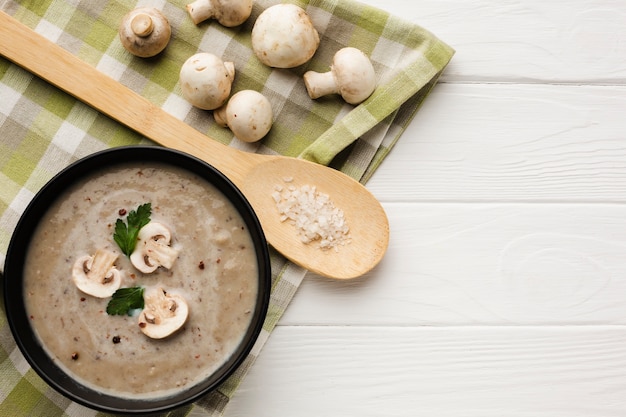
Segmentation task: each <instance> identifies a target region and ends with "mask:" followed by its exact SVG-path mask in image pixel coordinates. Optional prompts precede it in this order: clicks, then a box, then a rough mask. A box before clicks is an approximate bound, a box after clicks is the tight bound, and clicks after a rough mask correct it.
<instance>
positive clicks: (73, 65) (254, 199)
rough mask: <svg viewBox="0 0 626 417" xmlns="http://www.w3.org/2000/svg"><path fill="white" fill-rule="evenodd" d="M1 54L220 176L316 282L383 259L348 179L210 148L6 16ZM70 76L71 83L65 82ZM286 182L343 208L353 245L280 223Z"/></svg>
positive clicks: (383, 224) (0, 23) (373, 206)
mask: <svg viewBox="0 0 626 417" xmlns="http://www.w3.org/2000/svg"><path fill="white" fill-rule="evenodd" d="M0 37H1V38H2V39H11V42H0V54H1V55H3V56H4V57H6V58H7V59H9V60H10V61H12V62H14V63H15V64H17V65H19V66H21V67H23V68H25V69H26V70H28V71H30V72H32V73H33V74H35V75H37V76H38V77H40V78H42V79H44V80H46V81H48V82H49V83H51V84H53V85H55V86H56V87H58V88H60V89H61V90H64V91H65V92H67V93H69V94H71V95H72V96H74V97H76V98H77V99H79V100H81V101H83V102H84V103H86V104H88V105H90V106H92V107H93V108H95V109H96V110H99V111H100V112H102V113H103V114H106V115H107V116H109V117H111V118H112V119H114V120H117V121H118V122H120V123H122V124H124V125H126V126H127V127H129V128H131V129H133V130H135V131H136V132H138V133H140V134H142V135H144V136H145V137H147V138H149V139H152V140H153V141H155V142H157V143H159V144H161V145H163V146H166V147H169V148H172V149H177V150H180V151H183V152H186V153H189V154H191V155H194V156H196V157H198V158H200V159H202V160H204V161H206V162H207V163H209V164H211V165H212V166H213V167H215V168H216V169H218V170H219V171H221V172H222V173H223V174H224V175H225V176H226V177H228V178H229V179H230V180H231V181H232V182H233V183H234V184H235V185H236V186H237V187H239V188H240V190H241V191H242V192H243V194H244V195H245V196H246V198H247V199H248V201H249V202H250V204H251V205H252V207H253V208H254V210H255V212H256V214H257V216H258V217H259V220H260V222H261V225H262V227H263V230H264V232H265V235H266V237H267V240H268V242H269V243H270V244H271V245H272V246H273V247H274V248H276V249H277V250H278V251H279V252H280V253H282V254H283V255H284V256H285V257H286V258H287V259H289V260H291V261H292V262H294V263H295V264H297V265H300V266H302V267H304V268H306V269H308V270H309V271H312V272H314V273H317V274H319V275H322V276H325V277H329V278H338V279H347V278H355V277H359V276H361V275H363V274H365V273H367V272H368V271H370V270H371V269H372V268H374V267H375V266H376V265H377V264H378V263H379V262H380V260H381V259H382V257H383V256H384V254H385V251H386V249H387V246H388V242H389V223H388V220H387V216H386V214H385V211H384V210H383V208H382V206H381V205H380V203H379V202H378V201H377V200H376V198H375V197H374V196H373V195H372V194H371V193H370V192H369V191H368V190H367V189H366V188H365V187H364V186H363V185H362V184H360V183H359V182H358V181H355V180H354V179H352V178H350V177H348V176H347V175H345V174H343V173H341V172H339V171H337V170H334V169H331V168H328V167H325V166H322V165H319V164H315V163H312V162H308V161H304V160H301V159H296V158H290V157H285V156H277V155H260V154H254V153H249V152H243V151H240V150H236V149H234V148H231V147H228V146H225V145H223V144H221V143H219V142H217V141H214V140H211V139H210V138H208V137H207V136H206V135H204V134H202V133H201V132H199V131H197V130H196V129H194V128H192V127H191V126H189V125H188V124H186V123H184V122H183V121H181V120H179V119H177V118H175V117H174V116H172V115H171V114H169V113H167V112H165V111H164V110H162V109H161V108H160V107H157V106H155V105H154V104H152V103H151V102H149V101H148V100H146V99H145V98H143V97H142V96H140V95H138V94H137V93H135V92H134V91H132V90H131V89H129V88H127V87H125V86H123V85H122V84H120V83H119V82H117V81H115V80H114V79H112V78H110V77H109V76H107V75H105V74H103V73H102V72H100V71H98V70H97V69H95V68H94V67H92V66H90V65H89V64H87V63H85V62H83V61H81V60H80V59H78V58H77V57H75V56H74V55H72V54H71V53H69V52H68V51H66V50H65V49H63V48H61V47H60V46H58V45H56V44H55V43H53V42H51V41H49V40H47V39H46V38H44V37H43V36H41V35H39V34H37V33H36V32H34V31H33V30H32V29H30V28H29V27H27V26H25V25H24V24H22V23H20V22H18V21H17V20H15V19H14V18H12V17H11V16H9V15H8V14H6V13H4V12H0ZM69 74H71V76H70V75H69ZM285 177H290V178H292V179H293V184H294V185H298V186H299V185H311V186H315V187H316V188H317V189H318V190H319V192H321V193H324V194H327V195H328V196H329V197H330V199H331V201H333V202H334V203H335V206H336V207H338V208H340V209H341V210H342V211H343V213H344V216H345V219H346V222H347V223H348V226H349V227H350V237H351V242H350V243H349V244H347V245H345V246H341V247H339V248H337V250H333V249H330V250H322V249H320V248H319V247H318V246H317V245H315V244H314V243H315V242H312V243H310V244H305V243H303V242H302V241H301V240H300V238H299V236H298V234H297V231H296V230H295V229H294V228H293V227H292V226H291V225H290V224H289V223H288V222H281V221H280V215H279V213H278V210H277V208H276V204H275V201H274V200H273V199H272V193H273V192H274V191H275V187H276V185H280V184H282V183H283V182H284V178H285Z"/></svg>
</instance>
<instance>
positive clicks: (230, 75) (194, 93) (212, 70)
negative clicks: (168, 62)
mask: <svg viewBox="0 0 626 417" xmlns="http://www.w3.org/2000/svg"><path fill="white" fill-rule="evenodd" d="M234 78H235V65H234V64H233V63H232V62H224V61H222V60H221V59H220V58H219V57H217V56H215V55H213V54H210V53H208V52H199V53H197V54H195V55H192V56H191V57H189V59H187V61H185V63H184V64H183V66H182V68H181V69H180V87H181V89H182V91H183V96H184V97H185V98H186V99H187V100H188V101H189V102H190V103H191V104H192V105H194V106H196V107H198V108H201V109H204V110H213V109H217V108H218V107H220V106H221V105H222V104H224V103H225V102H226V100H227V99H228V96H229V95H230V88H231V85H232V83H233V80H234Z"/></svg>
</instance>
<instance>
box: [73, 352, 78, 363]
mask: <svg viewBox="0 0 626 417" xmlns="http://www.w3.org/2000/svg"><path fill="white" fill-rule="evenodd" d="M72 360H73V361H77V360H78V352H74V353H72Z"/></svg>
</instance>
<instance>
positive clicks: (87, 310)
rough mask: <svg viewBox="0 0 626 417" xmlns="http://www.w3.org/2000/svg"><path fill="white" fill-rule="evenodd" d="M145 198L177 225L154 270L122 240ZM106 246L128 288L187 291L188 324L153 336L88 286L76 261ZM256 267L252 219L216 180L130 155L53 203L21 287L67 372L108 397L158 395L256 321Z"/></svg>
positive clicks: (192, 376) (156, 215)
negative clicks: (121, 231) (122, 222)
mask: <svg viewBox="0 0 626 417" xmlns="http://www.w3.org/2000/svg"><path fill="white" fill-rule="evenodd" d="M145 203H150V205H151V210H152V211H151V221H154V222H159V224H162V225H166V226H167V228H168V229H169V230H170V231H171V242H170V245H171V248H173V250H174V253H175V259H172V263H171V264H169V265H168V267H169V268H165V267H158V268H156V270H155V271H154V272H149V273H146V272H141V271H140V270H138V269H137V268H136V267H135V266H134V265H133V264H132V263H131V261H130V259H129V257H128V256H126V255H125V254H123V253H122V251H121V249H120V246H118V244H116V242H115V241H114V239H113V235H114V232H115V231H116V222H117V220H118V219H126V217H128V214H129V213H130V212H131V211H133V210H136V209H137V208H138V207H139V206H141V205H142V204H145ZM129 223H130V221H129ZM97 251H100V252H98V253H106V254H108V258H107V257H106V256H105V257H104V258H105V259H107V262H109V263H112V264H113V266H114V268H115V269H116V270H117V271H119V273H120V274H119V275H120V276H121V284H120V285H121V288H144V289H145V292H146V294H147V293H149V292H154V291H155V290H158V289H159V288H162V289H163V291H162V292H159V294H160V296H162V295H163V294H165V293H167V295H172V296H173V297H181V298H182V299H184V300H186V304H187V307H188V317H187V319H186V320H185V321H184V324H183V325H182V327H181V328H180V329H178V330H177V331H175V332H174V333H172V334H170V335H167V336H166V337H163V338H152V336H151V337H148V336H147V335H146V334H144V332H143V331H142V328H141V327H142V320H138V316H139V311H138V310H131V311H129V314H131V315H128V314H124V315H110V314H107V305H108V303H109V301H110V300H111V297H104V298H97V297H96V296H93V295H89V294H87V293H85V292H83V291H81V290H80V289H79V288H78V287H77V285H76V284H75V283H74V282H73V279H72V271H73V269H74V268H75V264H77V260H79V259H80V258H81V257H84V256H88V255H91V256H93V255H94V254H95V253H96V252H97ZM111 254H113V255H111ZM111 259H113V261H112V260H111ZM94 263H95V262H94ZM78 264H81V261H78ZM79 269H80V268H79ZM85 270H86V268H85ZM258 273H259V272H258V267H257V259H256V254H255V250H254V247H253V242H252V240H251V237H250V234H249V232H248V230H247V228H246V226H245V222H244V220H243V219H242V218H241V216H240V214H239V213H238V211H237V210H236V209H235V208H234V207H233V205H232V203H231V202H230V201H229V200H228V199H227V198H226V197H225V196H224V195H223V194H222V193H221V192H220V191H219V190H217V189H216V188H215V187H214V186H213V185H211V184H209V183H208V182H206V181H205V180H203V179H201V178H199V177H198V176H196V175H194V174H193V173H190V172H188V171H185V170H183V169H179V168H175V167H173V166H170V165H164V164H163V165H158V164H147V163H146V164H143V165H141V164H133V165H129V164H123V165H119V166H116V167H113V168H111V169H108V170H106V171H102V172H99V173H97V174H94V175H91V176H89V177H87V178H84V179H81V180H80V181H79V182H78V183H76V184H74V186H73V187H72V188H71V189H69V190H68V191H67V192H66V194H64V195H61V196H60V197H59V198H58V199H57V200H56V202H54V203H53V204H52V205H51V207H50V209H49V210H48V212H47V213H46V215H45V216H44V217H43V218H42V219H41V221H40V224H39V225H38V227H37V230H36V232H35V234H34V236H33V239H32V242H31V245H30V248H29V250H28V253H27V255H26V266H25V272H24V294H25V295H24V297H25V304H26V310H27V313H28V315H29V317H30V321H31V323H32V327H33V329H34V330H35V332H36V334H37V336H38V338H39V339H40V340H41V342H42V345H43V346H44V348H45V349H46V351H47V352H48V353H49V355H50V356H51V357H52V358H53V359H54V360H55V362H56V363H58V364H59V366H61V367H62V368H63V369H65V371H66V372H68V373H69V374H70V375H72V376H73V377H75V378H76V379H77V380H79V381H80V382H81V383H83V384H85V385H87V386H89V387H92V388H93V389H96V390H99V391H103V392H106V393H108V394H111V395H116V396H122V397H131V398H157V397H163V396H167V395H169V394H173V393H174V392H178V391H180V390H181V389H184V388H188V387H191V386H193V385H194V384H196V383H198V382H200V381H201V380H202V379H204V378H206V377H207V376H209V375H210V374H212V373H213V372H215V371H216V370H217V369H218V368H219V367H220V366H221V365H223V364H224V363H225V362H226V361H227V360H228V359H229V358H230V356H231V355H232V354H233V352H234V351H235V350H236V349H237V347H238V345H239V344H240V342H241V341H242V339H243V337H244V335H245V333H246V331H247V330H248V327H249V326H250V323H251V320H252V316H253V312H254V309H255V303H256V297H257V291H258V285H259V284H258ZM104 282H106V280H105V281H104ZM146 302H148V301H147V299H146ZM168 305H169V306H170V307H168V308H171V304H168ZM179 310H180V309H179ZM142 314H143V312H142ZM147 316H148V315H147V313H146V317H147ZM143 324H144V325H145V323H143ZM156 337H161V336H156Z"/></svg>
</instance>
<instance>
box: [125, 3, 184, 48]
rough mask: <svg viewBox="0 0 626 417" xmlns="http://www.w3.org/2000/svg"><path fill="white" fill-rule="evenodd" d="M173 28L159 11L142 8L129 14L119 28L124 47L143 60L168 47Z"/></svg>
mask: <svg viewBox="0 0 626 417" xmlns="http://www.w3.org/2000/svg"><path fill="white" fill-rule="evenodd" d="M171 35H172V28H171V27H170V24H169V22H168V20H167V18H166V17H165V16H164V15H163V13H161V12H160V11H159V10H158V9H155V8H151V7H140V8H138V9H135V10H131V11H130V12H128V13H127V14H126V15H125V16H124V17H123V18H122V22H121V24H120V27H119V36H120V41H121V42H122V45H124V48H126V50H127V51H128V52H130V53H131V54H133V55H137V56H139V57H142V58H147V57H151V56H154V55H156V54H158V53H159V52H161V51H162V50H163V49H165V47H166V46H167V44H168V42H169V41H170V37H171Z"/></svg>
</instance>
